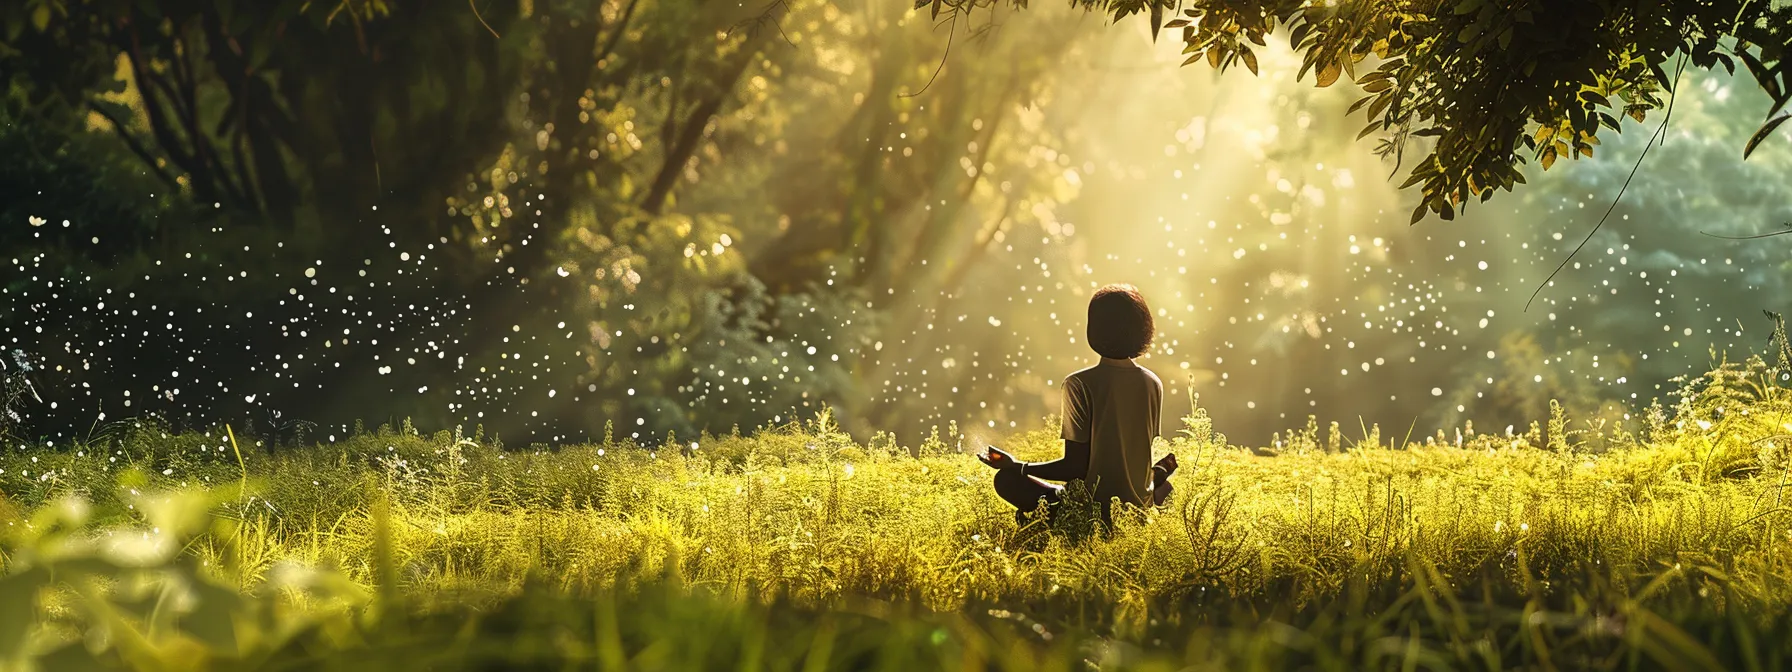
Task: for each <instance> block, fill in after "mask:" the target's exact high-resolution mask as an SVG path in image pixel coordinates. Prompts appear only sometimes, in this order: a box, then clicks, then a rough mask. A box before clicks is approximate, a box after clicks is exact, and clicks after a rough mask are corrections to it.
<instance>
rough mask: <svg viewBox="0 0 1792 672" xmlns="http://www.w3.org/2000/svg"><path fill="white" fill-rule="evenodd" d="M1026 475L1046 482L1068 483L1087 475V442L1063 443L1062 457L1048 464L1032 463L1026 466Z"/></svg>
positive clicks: (1067, 441) (1068, 441)
mask: <svg viewBox="0 0 1792 672" xmlns="http://www.w3.org/2000/svg"><path fill="white" fill-rule="evenodd" d="M1025 469H1026V474H1027V475H1028V476H1036V477H1038V478H1042V479H1045V480H1048V481H1069V480H1074V479H1078V478H1082V477H1083V476H1085V475H1087V474H1088V473H1089V443H1088V442H1087V441H1070V440H1066V441H1064V456H1063V457H1060V458H1058V459H1055V460H1052V461H1050V462H1034V463H1031V464H1028V465H1026V467H1025Z"/></svg>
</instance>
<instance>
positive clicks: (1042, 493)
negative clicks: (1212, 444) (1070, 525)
mask: <svg viewBox="0 0 1792 672" xmlns="http://www.w3.org/2000/svg"><path fill="white" fill-rule="evenodd" d="M1152 476H1153V478H1154V480H1155V485H1153V486H1152V492H1151V494H1152V502H1151V503H1152V505H1153V506H1162V505H1163V503H1164V502H1165V501H1168V500H1169V496H1170V491H1171V486H1170V483H1169V479H1167V478H1164V477H1163V474H1162V472H1160V471H1153V472H1152ZM995 485H996V496H998V497H1001V498H1002V500H1003V501H1006V502H1008V503H1009V504H1013V505H1014V508H1015V509H1017V510H1016V511H1015V512H1014V520H1015V522H1016V523H1017V524H1021V525H1025V524H1026V515H1027V514H1028V513H1031V512H1032V511H1033V510H1035V509H1038V508H1039V502H1040V500H1044V501H1045V504H1046V515H1047V516H1049V515H1051V512H1053V511H1055V510H1057V507H1058V502H1060V501H1062V500H1063V499H1064V486H1062V485H1056V484H1053V483H1047V482H1045V481H1042V480H1039V479H1037V478H1034V477H1032V476H1028V475H1025V474H1022V473H1020V470H1019V469H998V470H996V482H995ZM1110 506H1112V502H1102V503H1101V519H1102V522H1109V523H1111V521H1112V520H1113V518H1112V517H1111V516H1112V511H1110V510H1109V507H1110Z"/></svg>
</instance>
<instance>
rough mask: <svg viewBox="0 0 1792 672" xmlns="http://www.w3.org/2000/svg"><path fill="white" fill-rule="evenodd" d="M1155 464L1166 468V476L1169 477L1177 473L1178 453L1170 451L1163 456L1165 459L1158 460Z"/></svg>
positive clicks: (1160, 467) (1163, 468)
mask: <svg viewBox="0 0 1792 672" xmlns="http://www.w3.org/2000/svg"><path fill="white" fill-rule="evenodd" d="M1155 466H1156V467H1157V468H1159V469H1162V470H1164V478H1169V477H1170V474H1174V473H1176V467H1177V466H1178V465H1177V464H1176V454H1175V453H1170V454H1168V455H1165V456H1163V459H1160V460H1158V461H1157V464H1156V465H1155Z"/></svg>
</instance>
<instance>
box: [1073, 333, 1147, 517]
mask: <svg viewBox="0 0 1792 672" xmlns="http://www.w3.org/2000/svg"><path fill="white" fill-rule="evenodd" d="M1163 396H1164V384H1163V381H1160V380H1158V378H1157V374H1155V373H1152V372H1151V370H1150V369H1147V368H1145V367H1142V366H1139V365H1138V364H1137V363H1135V362H1133V361H1132V360H1130V359H1108V358H1106V357H1103V358H1102V359H1101V363H1100V364H1097V365H1095V366H1091V367H1089V368H1087V369H1083V370H1081V371H1078V372H1076V373H1073V374H1070V377H1068V378H1065V379H1064V439H1065V440H1066V441H1081V442H1087V443H1088V444H1089V474H1088V476H1087V482H1088V484H1089V487H1090V488H1091V489H1093V490H1094V492H1095V498H1096V501H1098V502H1106V501H1108V498H1110V497H1119V498H1120V501H1122V502H1128V503H1131V504H1143V503H1145V502H1147V501H1150V499H1149V497H1148V496H1147V493H1149V492H1150V491H1151V487H1150V486H1151V440H1152V439H1154V438H1156V437H1157V435H1158V414H1159V412H1160V410H1161V407H1162V404H1163Z"/></svg>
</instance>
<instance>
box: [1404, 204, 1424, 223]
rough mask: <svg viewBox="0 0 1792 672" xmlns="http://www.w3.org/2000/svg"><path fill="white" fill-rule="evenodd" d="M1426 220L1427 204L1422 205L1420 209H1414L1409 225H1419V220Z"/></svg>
mask: <svg viewBox="0 0 1792 672" xmlns="http://www.w3.org/2000/svg"><path fill="white" fill-rule="evenodd" d="M1424 218H1425V204H1424V203H1420V204H1419V207H1416V208H1413V209H1412V221H1410V222H1407V225H1409V226H1410V225H1413V224H1417V223H1419V220H1422V219H1424Z"/></svg>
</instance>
